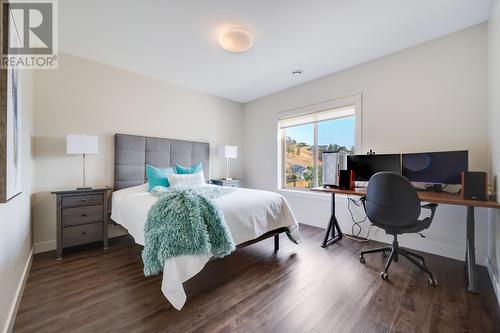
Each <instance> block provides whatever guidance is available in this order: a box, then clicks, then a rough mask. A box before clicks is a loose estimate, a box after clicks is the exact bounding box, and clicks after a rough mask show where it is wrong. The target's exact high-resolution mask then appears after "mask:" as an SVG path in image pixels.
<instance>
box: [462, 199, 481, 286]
mask: <svg viewBox="0 0 500 333" xmlns="http://www.w3.org/2000/svg"><path fill="white" fill-rule="evenodd" d="M465 267H466V269H467V290H468V291H470V292H471V293H475V294H478V293H479V290H478V288H477V273H476V249H475V248H474V207H473V206H467V228H466V243H465Z"/></svg>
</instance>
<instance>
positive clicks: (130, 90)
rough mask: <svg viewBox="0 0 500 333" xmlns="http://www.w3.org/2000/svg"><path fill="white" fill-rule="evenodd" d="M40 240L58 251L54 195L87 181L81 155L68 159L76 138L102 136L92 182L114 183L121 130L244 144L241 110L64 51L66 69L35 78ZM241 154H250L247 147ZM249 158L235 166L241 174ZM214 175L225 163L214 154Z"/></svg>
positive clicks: (91, 163) (90, 166) (90, 162)
mask: <svg viewBox="0 0 500 333" xmlns="http://www.w3.org/2000/svg"><path fill="white" fill-rule="evenodd" d="M35 86H36V91H35V102H36V112H35V119H34V126H35V130H34V163H35V181H34V192H35V193H34V195H33V209H34V210H33V214H34V242H35V249H36V250H37V251H44V250H50V249H53V248H54V247H55V238H56V229H55V228H56V220H55V202H54V197H53V196H52V195H50V194H49V191H51V190H54V189H58V188H67V187H69V188H72V187H73V188H74V187H75V186H78V185H80V184H81V180H82V175H81V172H82V171H81V170H82V165H81V157H79V156H68V155H66V154H65V137H66V134H69V133H86V134H93V135H98V136H99V154H98V155H94V156H88V159H87V180H88V183H89V184H90V185H109V186H112V185H113V162H114V155H113V154H114V148H113V147H114V146H113V145H114V141H113V135H114V134H115V133H127V134H138V135H149V136H157V137H166V138H176V139H185V140H195V141H204V142H209V143H210V145H211V147H212V150H214V149H215V148H216V146H217V145H220V144H231V145H236V146H239V147H240V148H241V146H242V133H241V128H242V120H243V114H242V112H243V111H242V105H241V104H239V103H236V102H232V101H229V100H226V99H222V98H219V97H215V96H212V95H208V94H205V93H201V92H197V91H194V90H191V89H187V88H183V87H180V86H177V85H173V84H169V83H166V82H162V81H159V80H156V79H152V78H148V77H145V76H142V75H139V74H135V73H132V72H129V71H125V70H121V69H117V68H114V67H110V66H107V65H102V64H99V63H96V62H92V61H88V60H85V59H82V58H79V57H75V56H71V55H68V54H61V55H60V58H59V69H58V70H55V71H38V72H37V73H36V75H35ZM241 153H243V154H244V151H242V150H241V149H240V156H241ZM241 161H242V159H241V157H240V158H239V159H237V160H235V161H231V162H230V163H231V164H230V170H231V175H232V176H233V177H240V176H242V173H243V172H242V167H241V165H242V163H241ZM210 170H211V177H221V176H223V175H224V172H225V162H224V160H221V159H219V158H218V157H217V156H215V155H214V154H213V152H212V156H211V165H210Z"/></svg>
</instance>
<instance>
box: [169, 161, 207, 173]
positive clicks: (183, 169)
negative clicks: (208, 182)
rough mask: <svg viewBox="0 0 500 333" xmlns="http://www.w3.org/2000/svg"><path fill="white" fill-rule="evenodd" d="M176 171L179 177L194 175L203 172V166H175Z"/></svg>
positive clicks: (199, 164)
mask: <svg viewBox="0 0 500 333" xmlns="http://www.w3.org/2000/svg"><path fill="white" fill-rule="evenodd" d="M175 170H176V171H177V173H178V174H179V175H187V174H193V173H198V172H201V171H203V165H202V164H201V163H198V164H196V165H193V166H192V167H191V168H188V167H184V166H182V165H179V164H177V165H176V166H175Z"/></svg>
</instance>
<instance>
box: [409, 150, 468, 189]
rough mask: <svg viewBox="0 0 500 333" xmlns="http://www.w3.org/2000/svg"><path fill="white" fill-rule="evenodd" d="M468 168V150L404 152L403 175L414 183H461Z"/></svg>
mask: <svg viewBox="0 0 500 333" xmlns="http://www.w3.org/2000/svg"><path fill="white" fill-rule="evenodd" d="M468 170H469V152H468V151H467V150H459V151H443V152H428V153H414V154H403V176H405V177H406V178H407V179H408V180H409V181H411V182H414V183H426V184H460V183H461V172H462V171H468Z"/></svg>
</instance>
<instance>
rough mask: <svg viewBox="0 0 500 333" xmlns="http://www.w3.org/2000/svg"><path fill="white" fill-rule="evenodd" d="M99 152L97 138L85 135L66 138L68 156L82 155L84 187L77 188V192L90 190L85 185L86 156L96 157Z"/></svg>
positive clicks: (70, 135)
mask: <svg viewBox="0 0 500 333" xmlns="http://www.w3.org/2000/svg"><path fill="white" fill-rule="evenodd" d="M97 152H98V145H97V136H95V135H85V134H68V135H67V136H66V154H69V155H82V162H83V186H82V187H77V188H76V189H77V190H88V189H91V188H92V187H88V186H86V184H85V156H86V155H96V154H97Z"/></svg>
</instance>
